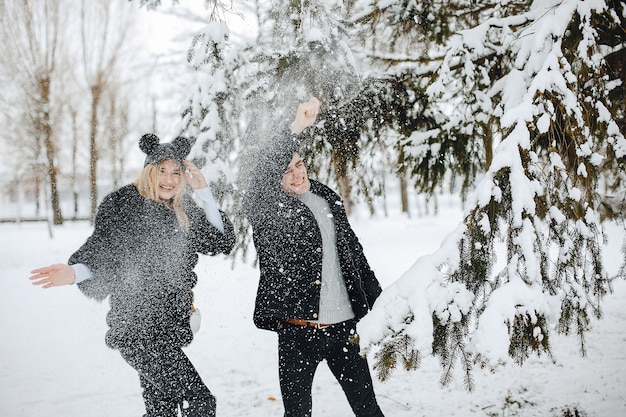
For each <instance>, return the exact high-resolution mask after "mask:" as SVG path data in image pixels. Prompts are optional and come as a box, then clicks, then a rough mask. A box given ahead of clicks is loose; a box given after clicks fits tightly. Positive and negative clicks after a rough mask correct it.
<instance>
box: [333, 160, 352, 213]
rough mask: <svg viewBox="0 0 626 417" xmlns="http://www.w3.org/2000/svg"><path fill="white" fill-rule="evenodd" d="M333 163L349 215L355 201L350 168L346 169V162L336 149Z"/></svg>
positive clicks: (340, 193)
mask: <svg viewBox="0 0 626 417" xmlns="http://www.w3.org/2000/svg"><path fill="white" fill-rule="evenodd" d="M331 164H332V165H333V167H334V170H335V177H336V179H337V185H338V186H339V195H340V196H341V199H342V200H343V206H344V208H345V209H346V214H347V215H348V216H349V215H350V214H351V213H352V207H353V206H354V202H353V201H352V197H351V196H350V193H351V191H352V186H351V185H350V177H349V176H348V173H347V171H348V170H347V169H346V164H345V162H344V161H342V160H341V157H340V155H338V154H337V153H335V152H334V151H332V152H331Z"/></svg>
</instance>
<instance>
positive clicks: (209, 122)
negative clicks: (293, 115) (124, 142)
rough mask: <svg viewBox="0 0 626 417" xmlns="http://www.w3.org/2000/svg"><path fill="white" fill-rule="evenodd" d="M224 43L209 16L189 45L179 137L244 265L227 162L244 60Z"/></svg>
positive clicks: (237, 202)
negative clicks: (187, 144) (190, 75)
mask: <svg viewBox="0 0 626 417" xmlns="http://www.w3.org/2000/svg"><path fill="white" fill-rule="evenodd" d="M218 6H219V5H216V7H218ZM213 13H214V14H215V13H216V11H215V10H214V11H213ZM228 37H229V30H228V27H227V25H226V23H224V21H223V19H221V18H218V17H216V16H213V17H211V19H210V22H209V23H208V24H207V25H206V26H205V27H204V28H203V29H201V30H199V31H198V32H197V33H196V34H195V36H194V38H193V40H192V42H191V45H190V47H189V50H188V53H187V60H188V63H189V64H190V65H191V66H192V67H193V70H194V73H195V76H196V80H195V83H194V87H193V90H192V91H191V93H190V98H189V104H188V106H187V107H186V109H185V110H184V111H183V114H182V120H181V123H180V135H182V136H185V137H188V138H191V139H192V141H193V147H192V149H191V153H190V159H191V160H192V161H193V162H194V163H195V164H196V165H198V167H200V168H201V169H202V170H203V173H204V174H205V176H206V177H207V180H208V181H209V182H211V184H212V185H211V188H212V189H213V191H214V193H215V195H216V198H217V199H218V200H219V201H220V206H221V207H222V208H223V209H224V210H226V211H227V212H229V213H230V215H231V218H232V219H233V225H234V227H235V230H236V231H238V234H239V235H240V236H242V237H243V238H242V239H238V241H237V248H236V250H235V252H236V253H238V254H239V255H240V256H241V257H242V258H243V259H245V258H246V255H247V248H248V247H249V237H250V236H248V233H247V232H246V230H247V229H248V224H247V222H246V220H245V218H244V216H243V214H242V213H240V212H239V208H240V207H241V198H242V194H241V193H240V192H239V190H238V189H237V187H236V180H237V166H236V165H233V164H232V160H233V159H234V157H235V155H237V154H239V151H240V149H239V147H240V141H239V138H240V137H241V135H242V132H241V126H240V120H239V119H240V115H241V113H242V108H241V105H242V102H241V100H240V99H239V96H240V93H241V91H240V88H239V84H240V83H239V81H238V76H239V74H240V73H241V71H242V67H243V66H245V63H246V58H245V54H244V53H243V52H241V53H240V52H238V51H237V50H234V51H233V49H229V48H227V46H228Z"/></svg>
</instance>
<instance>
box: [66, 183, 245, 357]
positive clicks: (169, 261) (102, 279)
mask: <svg viewBox="0 0 626 417" xmlns="http://www.w3.org/2000/svg"><path fill="white" fill-rule="evenodd" d="M183 207H184V210H185V212H186V213H187V216H188V217H189V231H188V232H185V231H183V230H182V229H181V228H180V227H179V225H178V221H177V219H176V215H175V213H174V211H173V210H172V209H169V208H167V207H165V206H163V205H162V204H158V203H156V202H154V201H150V200H147V199H145V198H143V197H142V196H141V195H140V194H139V192H138V190H137V188H136V187H135V186H134V185H133V184H130V185H126V186H124V187H122V188H120V189H119V190H117V191H114V192H112V193H111V194H109V195H108V196H106V197H105V198H104V200H103V202H102V204H101V205H100V207H99V208H98V213H97V215H96V219H95V225H94V231H93V233H92V235H91V236H90V237H89V238H88V239H87V241H86V242H85V243H84V244H83V246H82V247H81V248H80V249H78V251H76V252H75V253H74V254H73V255H72V256H71V257H70V260H69V262H68V263H69V264H70V265H72V264H76V263H83V264H85V265H87V266H88V267H89V269H90V270H91V272H92V274H93V275H92V277H91V278H90V279H87V280H85V281H83V282H80V283H79V284H78V287H79V289H80V290H81V291H82V292H83V293H84V294H86V295H87V296H89V297H92V298H94V299H97V300H104V299H105V298H106V297H107V296H108V297H110V298H109V302H110V305H111V309H110V311H109V313H108V314H107V324H108V325H109V330H108V331H107V335H106V343H107V345H108V346H110V347H112V348H122V347H133V348H140V347H143V346H175V347H180V346H185V345H187V344H189V343H190V342H191V340H192V338H193V335H192V332H191V329H190V327H189V317H190V314H191V308H192V302H193V293H192V288H193V287H194V286H195V284H196V282H197V276H196V274H195V273H194V272H193V269H194V267H195V266H196V264H197V262H198V253H202V254H217V253H225V254H227V253H229V252H230V251H231V249H232V248H233V246H234V241H235V237H234V232H233V226H232V223H231V222H230V220H229V219H228V218H227V217H226V216H225V215H224V214H223V213H222V220H223V222H224V228H225V233H224V234H222V233H221V232H220V231H219V230H218V229H217V228H215V227H214V226H213V225H211V224H210V223H209V221H208V220H207V218H206V215H205V212H204V210H203V209H202V208H200V207H199V206H198V205H197V204H196V203H195V202H194V201H193V199H192V197H191V196H190V195H189V194H186V195H185V198H184V202H183Z"/></svg>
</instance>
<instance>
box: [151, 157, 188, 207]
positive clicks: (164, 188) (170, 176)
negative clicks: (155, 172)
mask: <svg viewBox="0 0 626 417" xmlns="http://www.w3.org/2000/svg"><path fill="white" fill-rule="evenodd" d="M182 176H183V172H182V168H181V166H180V162H178V161H175V160H174V159H166V160H164V161H163V162H161V163H160V164H159V177H158V182H159V183H158V184H157V185H158V193H159V198H160V199H161V200H171V199H172V198H174V196H175V195H176V192H177V191H178V188H179V187H180V186H181V182H182Z"/></svg>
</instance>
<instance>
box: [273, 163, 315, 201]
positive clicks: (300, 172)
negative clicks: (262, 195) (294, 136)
mask: <svg viewBox="0 0 626 417" xmlns="http://www.w3.org/2000/svg"><path fill="white" fill-rule="evenodd" d="M280 186H281V188H282V189H283V190H285V191H287V192H288V193H290V194H304V193H306V192H308V191H309V190H310V189H311V184H310V183H309V177H308V175H307V173H306V167H305V166H304V163H303V162H302V158H300V155H298V154H297V153H294V154H293V158H291V162H290V163H289V166H288V167H287V169H286V170H285V173H284V174H283V179H282V180H281V182H280Z"/></svg>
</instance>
